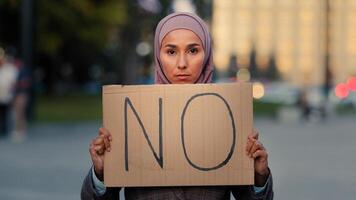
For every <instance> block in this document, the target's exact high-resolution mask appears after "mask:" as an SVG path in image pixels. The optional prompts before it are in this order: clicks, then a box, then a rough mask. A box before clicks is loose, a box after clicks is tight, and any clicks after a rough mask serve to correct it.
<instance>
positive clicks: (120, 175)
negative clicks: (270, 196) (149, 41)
mask: <svg viewBox="0 0 356 200" xmlns="http://www.w3.org/2000/svg"><path fill="white" fill-rule="evenodd" d="M252 114H253V113H252V87H251V84H250V83H229V84H187V85H141V86H121V85H112V86H104V88H103V115H104V127H105V128H106V129H108V130H109V132H110V133H111V134H112V138H113V140H112V143H111V151H110V152H109V153H106V154H105V165H104V181H105V185H106V186H109V187H114V186H115V187H118V186H119V187H130V186H186V185H251V184H253V183H254V169H253V159H250V158H248V156H247V155H246V153H245V147H246V142H247V135H248V134H249V133H251V132H252V124H253V116H252Z"/></svg>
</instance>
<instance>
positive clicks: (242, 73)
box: [236, 68, 251, 82]
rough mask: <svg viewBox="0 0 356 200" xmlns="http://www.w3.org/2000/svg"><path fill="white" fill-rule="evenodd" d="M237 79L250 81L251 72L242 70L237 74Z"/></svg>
mask: <svg viewBox="0 0 356 200" xmlns="http://www.w3.org/2000/svg"><path fill="white" fill-rule="evenodd" d="M236 78H237V80H238V81H243V82H247V81H249V80H250V78H251V75H250V72H249V71H248V69H246V68H240V69H239V71H238V72H237V74H236Z"/></svg>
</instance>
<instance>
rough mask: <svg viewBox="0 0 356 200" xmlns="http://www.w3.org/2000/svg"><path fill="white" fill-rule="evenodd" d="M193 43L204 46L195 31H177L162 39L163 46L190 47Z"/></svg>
mask: <svg viewBox="0 0 356 200" xmlns="http://www.w3.org/2000/svg"><path fill="white" fill-rule="evenodd" d="M193 43H196V44H199V45H202V46H203V42H202V41H201V39H200V38H199V36H198V35H197V34H196V33H194V32H193V31H191V30H189V29H176V30H172V31H170V32H169V33H167V34H166V36H165V37H164V38H163V39H162V43H161V46H163V45H165V44H173V45H189V44H193Z"/></svg>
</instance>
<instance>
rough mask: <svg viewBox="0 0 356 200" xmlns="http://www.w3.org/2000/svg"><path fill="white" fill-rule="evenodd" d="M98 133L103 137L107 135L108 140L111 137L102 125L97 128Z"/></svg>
mask: <svg viewBox="0 0 356 200" xmlns="http://www.w3.org/2000/svg"><path fill="white" fill-rule="evenodd" d="M99 135H104V136H105V137H107V138H108V139H109V140H110V141H112V137H111V134H110V132H109V131H108V130H107V129H106V128H104V127H101V128H100V129H99Z"/></svg>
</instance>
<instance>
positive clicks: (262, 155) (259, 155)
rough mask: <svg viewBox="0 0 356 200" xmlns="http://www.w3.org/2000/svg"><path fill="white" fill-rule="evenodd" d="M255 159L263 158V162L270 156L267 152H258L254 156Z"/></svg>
mask: <svg viewBox="0 0 356 200" xmlns="http://www.w3.org/2000/svg"><path fill="white" fill-rule="evenodd" d="M252 157H253V158H254V159H256V158H262V159H263V160H267V157H268V154H267V151H266V150H257V151H256V152H255V153H253V154H252Z"/></svg>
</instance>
